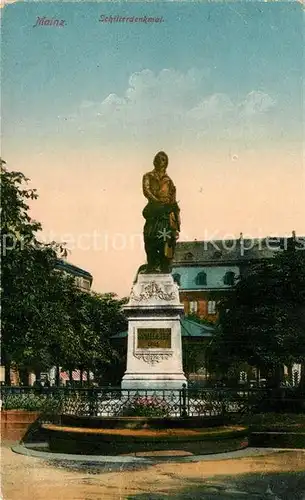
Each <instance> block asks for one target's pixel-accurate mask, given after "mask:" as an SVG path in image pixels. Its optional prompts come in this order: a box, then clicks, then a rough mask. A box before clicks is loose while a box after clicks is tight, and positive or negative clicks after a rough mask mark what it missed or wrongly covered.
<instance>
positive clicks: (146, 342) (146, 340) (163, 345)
mask: <svg viewBox="0 0 305 500" xmlns="http://www.w3.org/2000/svg"><path fill="white" fill-rule="evenodd" d="M171 340H172V339H171V329H170V328H138V344H137V347H138V349H170V348H171V346H172V342H171Z"/></svg>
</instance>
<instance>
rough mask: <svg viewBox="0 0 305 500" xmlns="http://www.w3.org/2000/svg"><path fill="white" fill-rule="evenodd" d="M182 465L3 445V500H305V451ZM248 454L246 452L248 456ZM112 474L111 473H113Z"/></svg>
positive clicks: (257, 453)
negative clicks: (22, 451)
mask: <svg viewBox="0 0 305 500" xmlns="http://www.w3.org/2000/svg"><path fill="white" fill-rule="evenodd" d="M266 451H268V453H267V454H264V455H261V456H260V455H259V450H258V451H257V452H256V453H255V455H254V456H253V454H252V456H246V454H247V453H248V454H249V453H250V452H251V450H249V449H248V450H244V452H243V456H239V458H237V457H236V456H234V455H231V456H233V458H231V459H228V456H226V457H223V456H218V457H217V459H216V458H215V456H214V457H204V459H203V460H200V461H196V462H187V461H186V460H187V459H190V458H191V457H185V459H184V462H183V463H170V462H163V463H158V464H156V465H150V464H147V465H142V466H141V467H140V468H139V467H138V465H132V466H131V469H130V464H129V465H127V467H128V469H129V470H128V469H127V470H126V465H124V464H120V465H119V467H115V470H113V469H111V467H109V464H108V466H107V468H106V469H105V467H104V464H102V463H100V464H97V463H96V462H91V463H90V462H85V461H84V462H73V461H70V462H67V461H65V460H62V461H48V460H42V459H41V458H36V457H32V456H24V455H19V454H17V453H13V452H12V450H11V449H10V447H9V446H8V443H4V444H3V446H2V457H1V458H2V495H3V496H2V498H3V499H4V500H20V499H22V500H108V499H112V500H162V499H164V500H166V499H177V500H214V499H216V498H217V499H222V500H233V499H234V500H238V499H244V500H252V499H253V500H254V499H256V500H264V499H266V500H272V499H273V500H305V450H294V451H285V452H283V451H282V452H276V453H275V452H274V453H273V452H272V451H271V450H266ZM245 452H247V453H245ZM110 469H111V470H110Z"/></svg>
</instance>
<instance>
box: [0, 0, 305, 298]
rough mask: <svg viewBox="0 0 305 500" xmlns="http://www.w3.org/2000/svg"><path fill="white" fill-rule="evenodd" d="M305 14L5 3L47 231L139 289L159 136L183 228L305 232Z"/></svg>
mask: <svg viewBox="0 0 305 500" xmlns="http://www.w3.org/2000/svg"><path fill="white" fill-rule="evenodd" d="M109 16H113V17H115V16H121V17H128V18H130V17H132V16H134V17H139V18H141V17H142V18H143V17H144V16H147V17H153V18H159V19H160V18H161V22H150V23H144V22H109ZM38 18H45V20H46V19H48V20H50V19H51V20H53V21H54V20H58V21H63V22H62V23H61V24H64V26H55V25H39V24H37V20H38ZM101 19H102V20H104V21H103V22H101ZM105 19H108V21H107V22H105ZM35 25H36V26H35ZM303 27H304V19H303V6H302V5H301V3H299V2H286V3H280V2H274V3H270V2H269V3H268V2H267V3H265V2H246V1H245V2H239V3H233V2H230V3H221V2H217V3H212V2H207V3H193V2H192V3H189V2H188V3H184V2H163V3H157V2H147V3H141V2H136V3H129V2H114V3H107V2H106V3H97V2H95V3H87V2H82V3H56V2H54V3H48V2H39V3H36V2H27V3H26V2H20V3H12V4H9V5H6V6H5V7H4V8H3V9H2V41H1V49H2V51H1V52H2V55H1V57H2V156H3V158H4V159H5V160H6V162H7V166H8V168H9V169H12V170H21V171H22V172H23V173H24V174H25V175H26V176H27V177H29V178H30V179H31V181H30V185H31V186H33V187H35V188H37V190H38V193H39V199H38V200H37V201H35V202H34V203H33V205H32V207H31V215H32V217H33V218H35V219H37V220H39V221H40V222H41V223H42V225H43V233H42V234H41V238H43V239H45V240H46V241H50V240H56V241H65V242H66V243H67V248H68V250H69V254H68V260H69V261H70V262H72V263H73V264H75V265H78V266H80V267H82V268H84V269H86V270H87V271H89V272H91V274H92V275H93V278H94V280H93V288H94V289H95V290H96V291H98V292H101V293H103V292H110V291H112V292H115V293H117V294H118V295H119V296H122V295H126V294H128V293H129V291H130V288H131V284H132V280H133V278H134V276H135V273H136V271H137V269H138V267H139V266H140V265H141V264H143V263H144V262H145V253H144V250H143V241H142V230H143V223H144V219H143V217H142V209H143V208H144V206H145V203H146V201H145V198H144V196H143V194H142V189H141V182H142V176H143V174H144V173H145V172H147V171H149V170H151V169H152V161H153V157H154V155H155V154H156V153H157V152H158V151H159V150H164V151H166V152H167V154H168V155H169V166H168V174H169V175H170V176H171V178H172V179H173V181H174V183H175V185H176V187H177V196H178V200H179V205H180V208H181V219H182V227H181V234H180V240H181V241H191V240H194V239H197V240H202V239H221V238H230V237H238V236H239V234H240V232H243V234H244V235H245V236H247V237H265V236H285V235H286V234H291V231H292V230H295V231H296V233H297V234H302V235H305V222H304V221H305V217H304V216H305V204H304V194H305V176H304V163H303V161H304V158H303V138H304V128H303V124H304V120H303V97H302V94H303V85H304V84H303V65H304V56H303V50H304V40H303Z"/></svg>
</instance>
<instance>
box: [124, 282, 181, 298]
mask: <svg viewBox="0 0 305 500" xmlns="http://www.w3.org/2000/svg"><path fill="white" fill-rule="evenodd" d="M153 297H156V298H158V299H161V300H175V298H176V294H175V292H174V291H173V292H169V293H167V292H165V291H164V290H162V288H161V286H160V285H158V283H156V281H152V282H151V283H148V284H147V285H144V286H143V288H142V292H141V293H140V294H139V295H135V293H134V291H132V292H131V294H130V298H131V299H132V300H135V301H136V302H141V300H148V299H152V298H153Z"/></svg>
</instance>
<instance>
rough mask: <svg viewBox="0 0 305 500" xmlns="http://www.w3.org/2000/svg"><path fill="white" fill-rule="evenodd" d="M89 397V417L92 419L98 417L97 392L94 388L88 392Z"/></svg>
mask: <svg viewBox="0 0 305 500" xmlns="http://www.w3.org/2000/svg"><path fill="white" fill-rule="evenodd" d="M88 396H89V415H90V417H95V416H96V392H95V390H94V388H91V389H89V390H88Z"/></svg>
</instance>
